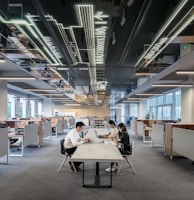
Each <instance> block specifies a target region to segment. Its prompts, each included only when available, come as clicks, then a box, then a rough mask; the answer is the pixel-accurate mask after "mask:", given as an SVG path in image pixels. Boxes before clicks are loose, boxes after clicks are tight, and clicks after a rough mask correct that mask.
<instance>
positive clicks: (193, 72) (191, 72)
mask: <svg viewBox="0 0 194 200" xmlns="http://www.w3.org/2000/svg"><path fill="white" fill-rule="evenodd" d="M176 74H186V75H188V74H194V71H176Z"/></svg>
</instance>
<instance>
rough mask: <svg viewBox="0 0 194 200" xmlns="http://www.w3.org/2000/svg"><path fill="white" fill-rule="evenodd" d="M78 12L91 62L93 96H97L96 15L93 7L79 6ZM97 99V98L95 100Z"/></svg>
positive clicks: (90, 72)
mask: <svg viewBox="0 0 194 200" xmlns="http://www.w3.org/2000/svg"><path fill="white" fill-rule="evenodd" d="M78 12H79V14H80V16H81V20H82V21H81V23H82V25H83V28H84V34H85V38H86V45H87V52H88V60H89V74H90V85H91V89H92V92H93V94H96V61H95V37H94V22H93V20H94V14H93V6H92V5H85V6H84V5H79V6H78ZM94 99H96V97H95V98H94Z"/></svg>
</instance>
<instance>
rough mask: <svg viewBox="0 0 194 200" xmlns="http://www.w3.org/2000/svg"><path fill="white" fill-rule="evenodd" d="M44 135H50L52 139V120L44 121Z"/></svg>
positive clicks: (45, 136)
mask: <svg viewBox="0 0 194 200" xmlns="http://www.w3.org/2000/svg"><path fill="white" fill-rule="evenodd" d="M43 137H44V138H47V137H50V139H51V138H52V126H51V122H50V121H45V122H44V123H43Z"/></svg>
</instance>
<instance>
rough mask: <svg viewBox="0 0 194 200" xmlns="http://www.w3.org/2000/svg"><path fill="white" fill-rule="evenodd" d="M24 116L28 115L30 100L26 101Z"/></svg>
mask: <svg viewBox="0 0 194 200" xmlns="http://www.w3.org/2000/svg"><path fill="white" fill-rule="evenodd" d="M26 117H30V100H27V101H26Z"/></svg>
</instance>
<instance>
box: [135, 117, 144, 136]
mask: <svg viewBox="0 0 194 200" xmlns="http://www.w3.org/2000/svg"><path fill="white" fill-rule="evenodd" d="M143 135H144V123H143V122H141V121H137V133H136V137H140V136H141V137H143Z"/></svg>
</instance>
